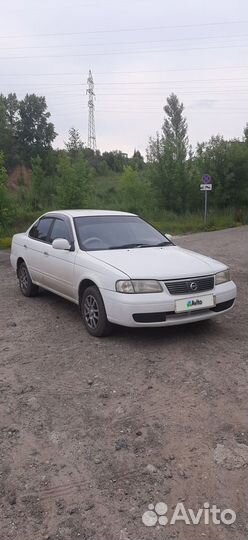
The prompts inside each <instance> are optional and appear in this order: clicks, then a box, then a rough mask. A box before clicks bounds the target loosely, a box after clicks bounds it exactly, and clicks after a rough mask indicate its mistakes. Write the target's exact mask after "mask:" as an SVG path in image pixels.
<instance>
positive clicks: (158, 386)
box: [0, 227, 248, 540]
mask: <svg viewBox="0 0 248 540" xmlns="http://www.w3.org/2000/svg"><path fill="white" fill-rule="evenodd" d="M247 233H248V228H246V227H242V228H239V229H231V230H225V231H221V232H211V233H201V234H195V235H190V236H186V237H181V238H178V239H177V243H178V244H179V245H182V246H184V247H188V248H192V249H195V250H198V251H200V252H201V253H204V254H207V255H211V256H213V257H216V258H218V259H220V260H222V261H224V262H226V263H228V264H229V265H230V267H231V270H232V274H233V278H234V280H235V281H236V283H237V285H238V290H239V297H238V301H237V303H236V306H235V308H234V310H233V311H232V312H229V314H227V315H225V316H224V317H220V318H219V319H217V320H215V321H211V322H207V323H206V322H205V323H201V324H195V325H186V326H184V327H174V328H167V329H154V330H130V329H124V328H116V330H115V332H114V334H113V335H112V336H111V337H109V338H106V339H94V338H92V337H90V336H89V335H88V334H87V333H86V331H85V330H84V328H83V326H82V323H81V320H80V317H79V314H78V310H77V307H76V306H74V305H72V304H70V303H68V302H66V301H64V300H62V299H60V298H57V297H55V296H53V295H52V294H49V293H45V292H43V293H42V294H41V295H40V296H38V297H37V298H33V299H27V298H24V297H23V296H22V295H21V294H20V292H19V290H18V286H17V282H16V279H15V275H14V272H13V271H12V270H11V269H10V266H9V254H8V253H7V252H2V253H1V254H0V275H1V279H0V303H1V311H0V328H1V337H0V354H1V372H0V389H1V394H0V422H1V441H0V442H1V445H0V459H1V471H0V472H1V476H0V484H1V490H0V496H1V503H0V509H1V513H2V516H3V517H2V518H1V520H0V538H1V539H3V540H8V539H13V540H45V539H47V540H48V539H50V540H76V539H77V538H79V539H82V540H83V539H84V540H86V539H87V540H153V539H157V540H162V539H163V540H169V539H174V538H176V539H179V540H199V539H200V538H206V540H225V539H227V540H229V539H230V540H246V539H247V537H248V525H247V523H248V519H247V518H248V511H247V507H248V506H247V503H248V500H247V494H248V404H247V390H248V373H247V296H246V293H247V274H246V272H247V262H248V252H247ZM158 502H163V503H166V504H167V506H168V511H167V517H168V518H169V519H170V518H171V516H172V514H173V510H174V509H175V507H176V505H177V503H178V502H181V503H183V505H184V507H185V509H186V510H187V509H189V508H192V509H193V510H194V512H197V510H198V509H200V508H203V504H204V503H206V502H208V503H209V504H210V506H212V505H213V504H216V505H217V506H218V508H220V509H221V510H223V509H226V508H231V509H233V510H234V511H235V512H236V514H237V519H236V521H235V523H233V525H227V524H224V523H222V524H219V525H213V524H212V522H211V523H210V524H209V525H206V524H205V523H204V521H203V520H202V519H201V521H200V524H199V525H192V524H188V525H187V524H186V523H185V522H176V524H175V525H169V524H167V525H163V523H164V521H163V516H162V519H161V515H160V518H159V516H158V515H157V516H156V514H154V511H153V510H152V513H150V514H146V515H145V518H144V520H145V521H146V520H147V518H148V521H149V520H150V521H149V523H150V524H152V526H150V527H147V526H146V525H145V524H144V523H143V522H142V515H143V514H144V513H146V512H147V511H148V510H149V508H150V512H151V509H152V506H150V507H149V505H153V506H154V505H156V504H157V503H158ZM156 509H157V510H158V512H160V513H162V512H164V511H165V509H166V508H165V507H163V505H162V506H161V505H160V506H157V507H156ZM158 518H159V520H160V523H159V521H158Z"/></svg>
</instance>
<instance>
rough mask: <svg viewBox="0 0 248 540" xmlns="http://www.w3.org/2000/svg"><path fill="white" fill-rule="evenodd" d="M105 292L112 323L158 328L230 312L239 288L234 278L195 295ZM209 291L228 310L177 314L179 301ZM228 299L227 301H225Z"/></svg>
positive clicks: (220, 307) (218, 303)
mask: <svg viewBox="0 0 248 540" xmlns="http://www.w3.org/2000/svg"><path fill="white" fill-rule="evenodd" d="M101 294H102V297H103V300H104V304H105V308H106V313H107V317H108V320H109V321H110V322H113V323H115V324H120V325H122V326H130V327H140V326H148V327H156V326H172V325H177V324H185V323H190V322H195V321H201V320H204V319H210V318H213V317H216V316H218V315H221V314H222V313H226V312H227V311H229V310H230V309H231V308H232V307H233V304H234V301H235V298H236V295H237V288H236V285H235V283H234V282H233V281H228V282H227V283H222V284H221V285H217V286H215V288H214V289H213V290H211V291H208V292H202V293H199V294H192V295H191V296H189V295H183V296H182V295H180V296H178V295H170V294H169V293H168V292H166V291H165V290H164V291H163V292H161V293H155V294H121V293H117V292H115V291H109V290H106V289H102V290H101ZM206 294H213V295H214V297H215V302H216V306H218V305H219V309H222V306H220V304H223V307H224V309H223V310H221V311H217V310H214V309H213V308H210V309H202V310H201V309H199V310H195V311H189V312H187V313H175V302H176V300H181V299H186V298H187V297H188V298H190V299H193V298H200V297H201V296H205V295H206ZM232 300H233V302H232V303H231V302H230V301H232ZM225 302H227V304H224V303H225ZM217 309H218V308H217ZM149 315H150V317H149ZM138 321H140V322H138ZM147 321H148V322H147Z"/></svg>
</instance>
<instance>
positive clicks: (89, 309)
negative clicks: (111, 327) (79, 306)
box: [84, 294, 99, 330]
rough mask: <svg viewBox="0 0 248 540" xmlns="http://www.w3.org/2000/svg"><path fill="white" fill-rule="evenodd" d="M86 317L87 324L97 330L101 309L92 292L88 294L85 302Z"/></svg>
mask: <svg viewBox="0 0 248 540" xmlns="http://www.w3.org/2000/svg"><path fill="white" fill-rule="evenodd" d="M84 317H85V320H86V323H87V325H88V326H89V327H90V328H92V329H93V330H95V329H96V327H97V325H98V321H99V309H98V304H97V301H96V299H95V298H94V296H92V295H91V294H89V295H88V296H86V299H85V302H84Z"/></svg>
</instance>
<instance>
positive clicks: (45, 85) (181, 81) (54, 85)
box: [15, 77, 248, 88]
mask: <svg viewBox="0 0 248 540" xmlns="http://www.w3.org/2000/svg"><path fill="white" fill-rule="evenodd" d="M219 81H223V82H232V83H233V82H237V83H240V82H248V78H245V77H243V78H236V77H231V78H221V77H217V78H215V79H213V78H212V79H199V78H198V79H167V80H166V81H121V82H116V81H114V82H100V83H97V85H98V86H111V87H112V86H113V85H115V86H123V85H132V86H133V85H138V86H139V85H145V84H149V85H150V84H166V85H170V84H178V83H179V84H190V83H192V82H197V83H199V84H200V83H206V82H207V83H209V82H219ZM16 86H17V87H20V86H21V87H25V88H26V86H27V83H15V87H16ZM68 86H69V87H71V86H86V83H42V84H39V85H38V86H36V88H57V87H60V88H66V87H68Z"/></svg>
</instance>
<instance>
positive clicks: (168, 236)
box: [164, 233, 172, 241]
mask: <svg viewBox="0 0 248 540" xmlns="http://www.w3.org/2000/svg"><path fill="white" fill-rule="evenodd" d="M164 236H165V238H168V240H171V241H172V235H171V234H167V233H165V235H164Z"/></svg>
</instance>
